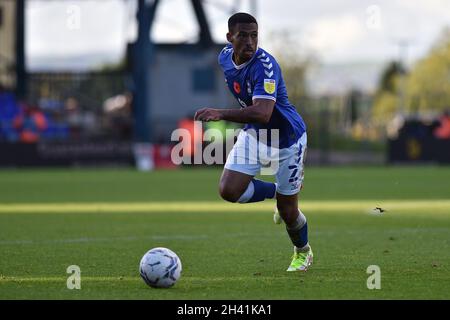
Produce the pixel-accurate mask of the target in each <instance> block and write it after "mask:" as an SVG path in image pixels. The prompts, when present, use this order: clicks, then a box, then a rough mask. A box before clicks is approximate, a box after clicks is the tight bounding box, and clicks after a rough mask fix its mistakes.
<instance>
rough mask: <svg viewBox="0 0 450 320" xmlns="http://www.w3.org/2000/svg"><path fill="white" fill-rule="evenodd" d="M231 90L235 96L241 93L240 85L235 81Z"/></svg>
mask: <svg viewBox="0 0 450 320" xmlns="http://www.w3.org/2000/svg"><path fill="white" fill-rule="evenodd" d="M233 89H234V92H236V93H237V94H239V93H241V85H240V84H239V83H238V82H236V81H235V82H234V83H233Z"/></svg>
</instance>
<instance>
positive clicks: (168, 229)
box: [0, 167, 450, 299]
mask: <svg viewBox="0 0 450 320" xmlns="http://www.w3.org/2000/svg"><path fill="white" fill-rule="evenodd" d="M219 176H220V170H217V169H197V168H195V169H190V170H189V169H183V170H175V171H157V172H151V173H139V172H136V171H133V170H15V171H14V170H12V171H0V257H1V258H0V299H450V282H449V279H450V168H448V167H407V168H398V167H380V168H307V170H306V176H305V188H304V190H303V191H302V193H301V201H300V205H301V208H302V209H303V211H304V213H305V215H306V216H307V218H308V225H309V236H310V243H311V245H312V248H313V250H314V254H315V261H314V265H313V266H312V268H311V269H310V270H309V271H308V272H307V273H304V274H300V273H288V272H286V271H285V270H286V268H287V266H288V264H289V262H290V257H291V254H292V246H291V243H290V241H289V239H288V236H287V234H286V232H285V231H284V225H275V224H273V222H272V208H273V206H274V201H266V202H264V203H259V204H248V205H240V204H228V203H225V202H223V201H221V200H220V199H219V196H218V193H217V182H218V179H219ZM376 206H380V207H382V208H384V209H386V210H387V211H386V212H385V213H384V214H382V215H374V214H370V213H369V212H370V210H371V209H372V208H374V207H376ZM158 246H163V247H168V248H170V249H172V250H174V251H175V252H176V253H177V254H178V255H179V257H180V258H181V261H182V264H183V272H182V276H181V278H180V280H179V281H178V283H177V284H176V285H175V286H174V287H172V288H170V289H152V288H150V287H147V286H146V284H145V283H144V282H143V281H142V279H141V278H140V276H139V273H138V264H139V261H140V259H141V257H142V255H143V254H144V253H145V252H146V251H147V250H149V249H150V248H153V247H158ZM69 265H78V266H79V267H80V268H81V290H69V289H67V287H66V280H67V278H68V277H69V276H70V275H69V274H67V273H66V269H67V267H68V266H69ZM370 265H378V266H379V267H380V270H381V289H380V290H376V289H375V290H369V289H368V288H367V285H366V283H367V278H368V277H369V276H370V274H368V273H367V267H368V266H370Z"/></svg>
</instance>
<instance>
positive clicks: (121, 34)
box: [26, 0, 450, 66]
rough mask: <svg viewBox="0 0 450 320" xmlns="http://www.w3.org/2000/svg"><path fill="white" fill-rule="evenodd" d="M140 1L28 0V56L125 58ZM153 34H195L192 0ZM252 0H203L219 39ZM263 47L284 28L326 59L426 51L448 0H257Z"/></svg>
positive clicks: (301, 46) (169, 0)
mask: <svg viewBox="0 0 450 320" xmlns="http://www.w3.org/2000/svg"><path fill="white" fill-rule="evenodd" d="M134 2H135V1H134V0H92V1H91V0H82V1H64V0H60V1H56V0H52V1H48V0H28V5H27V19H28V23H27V28H26V32H27V55H28V61H29V62H30V64H31V65H32V66H33V65H36V61H40V59H41V58H45V60H46V61H51V60H52V59H53V58H54V59H55V61H56V60H57V59H58V58H63V59H64V60H66V61H67V60H69V61H70V59H71V57H77V56H86V55H99V56H101V57H103V58H107V59H108V60H110V61H114V60H118V59H120V58H121V57H122V55H123V52H124V49H125V45H126V42H127V41H129V40H131V39H133V37H134V36H135V34H136V25H135V12H134V9H135V6H134V5H133V3H134ZM160 2H161V4H160V7H159V8H158V10H157V19H156V22H155V26H154V29H153V32H152V38H153V39H154V40H155V41H157V42H167V41H172V42H173V41H190V42H192V41H194V40H195V39H196V34H197V30H198V28H197V25H196V22H195V19H194V13H193V10H192V8H191V7H190V1H189V0H161V1H160ZM249 3H250V1H249V0H241V1H236V0H229V1H226V0H205V4H206V9H207V13H208V19H209V22H210V24H211V27H212V33H213V36H214V39H215V40H216V41H218V42H224V41H225V33H226V31H227V19H228V16H229V13H230V10H232V8H233V4H238V6H237V8H238V9H239V10H242V11H249V10H250V5H249ZM256 16H257V19H258V22H259V29H260V46H261V47H263V48H265V49H268V50H275V47H279V42H277V41H276V39H277V33H278V32H287V33H289V34H290V36H291V37H292V38H293V39H294V40H295V41H296V43H297V44H296V45H289V46H287V47H286V50H298V52H299V53H302V52H313V53H315V54H316V55H317V56H318V57H319V58H320V60H321V61H323V62H324V63H328V64H337V63H352V62H367V61H376V62H380V61H387V60H391V59H394V58H397V57H398V52H399V50H398V45H397V43H398V42H399V41H407V42H408V43H409V46H408V51H407V53H408V54H407V57H408V62H412V61H414V60H416V59H418V58H420V57H422V56H423V55H424V54H425V53H426V52H427V51H428V50H429V49H430V46H431V45H432V44H433V42H435V41H436V39H437V37H438V36H439V34H440V33H441V31H442V30H443V28H444V27H445V26H450V0H379V1H375V0H370V1H369V0H314V1H298V0H258V1H257V11H256Z"/></svg>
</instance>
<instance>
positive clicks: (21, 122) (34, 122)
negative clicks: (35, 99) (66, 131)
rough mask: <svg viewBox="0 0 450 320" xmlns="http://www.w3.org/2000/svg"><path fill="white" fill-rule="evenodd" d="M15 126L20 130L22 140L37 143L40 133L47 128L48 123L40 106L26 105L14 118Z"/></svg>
mask: <svg viewBox="0 0 450 320" xmlns="http://www.w3.org/2000/svg"><path fill="white" fill-rule="evenodd" d="M13 126H14V128H15V129H16V130H18V131H19V135H20V142H23V143H36V142H38V141H39V136H40V133H41V132H42V131H44V130H46V129H47V127H48V123H47V119H45V116H44V114H43V113H42V112H41V111H40V110H39V108H37V107H29V106H25V107H24V110H23V112H22V113H21V114H19V115H17V116H16V117H15V118H14V120H13Z"/></svg>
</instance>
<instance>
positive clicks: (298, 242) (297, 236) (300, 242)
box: [286, 222, 308, 248]
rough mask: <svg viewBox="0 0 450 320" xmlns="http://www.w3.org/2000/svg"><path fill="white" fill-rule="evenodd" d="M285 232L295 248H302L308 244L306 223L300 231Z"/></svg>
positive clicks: (290, 230) (288, 230)
mask: <svg viewBox="0 0 450 320" xmlns="http://www.w3.org/2000/svg"><path fill="white" fill-rule="evenodd" d="M286 230H287V232H288V234H289V237H290V238H291V241H292V243H293V244H294V246H296V247H297V248H303V247H304V246H306V245H307V244H308V223H307V222H306V223H305V224H304V225H303V226H302V227H301V228H300V229H289V228H287V227H286Z"/></svg>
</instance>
